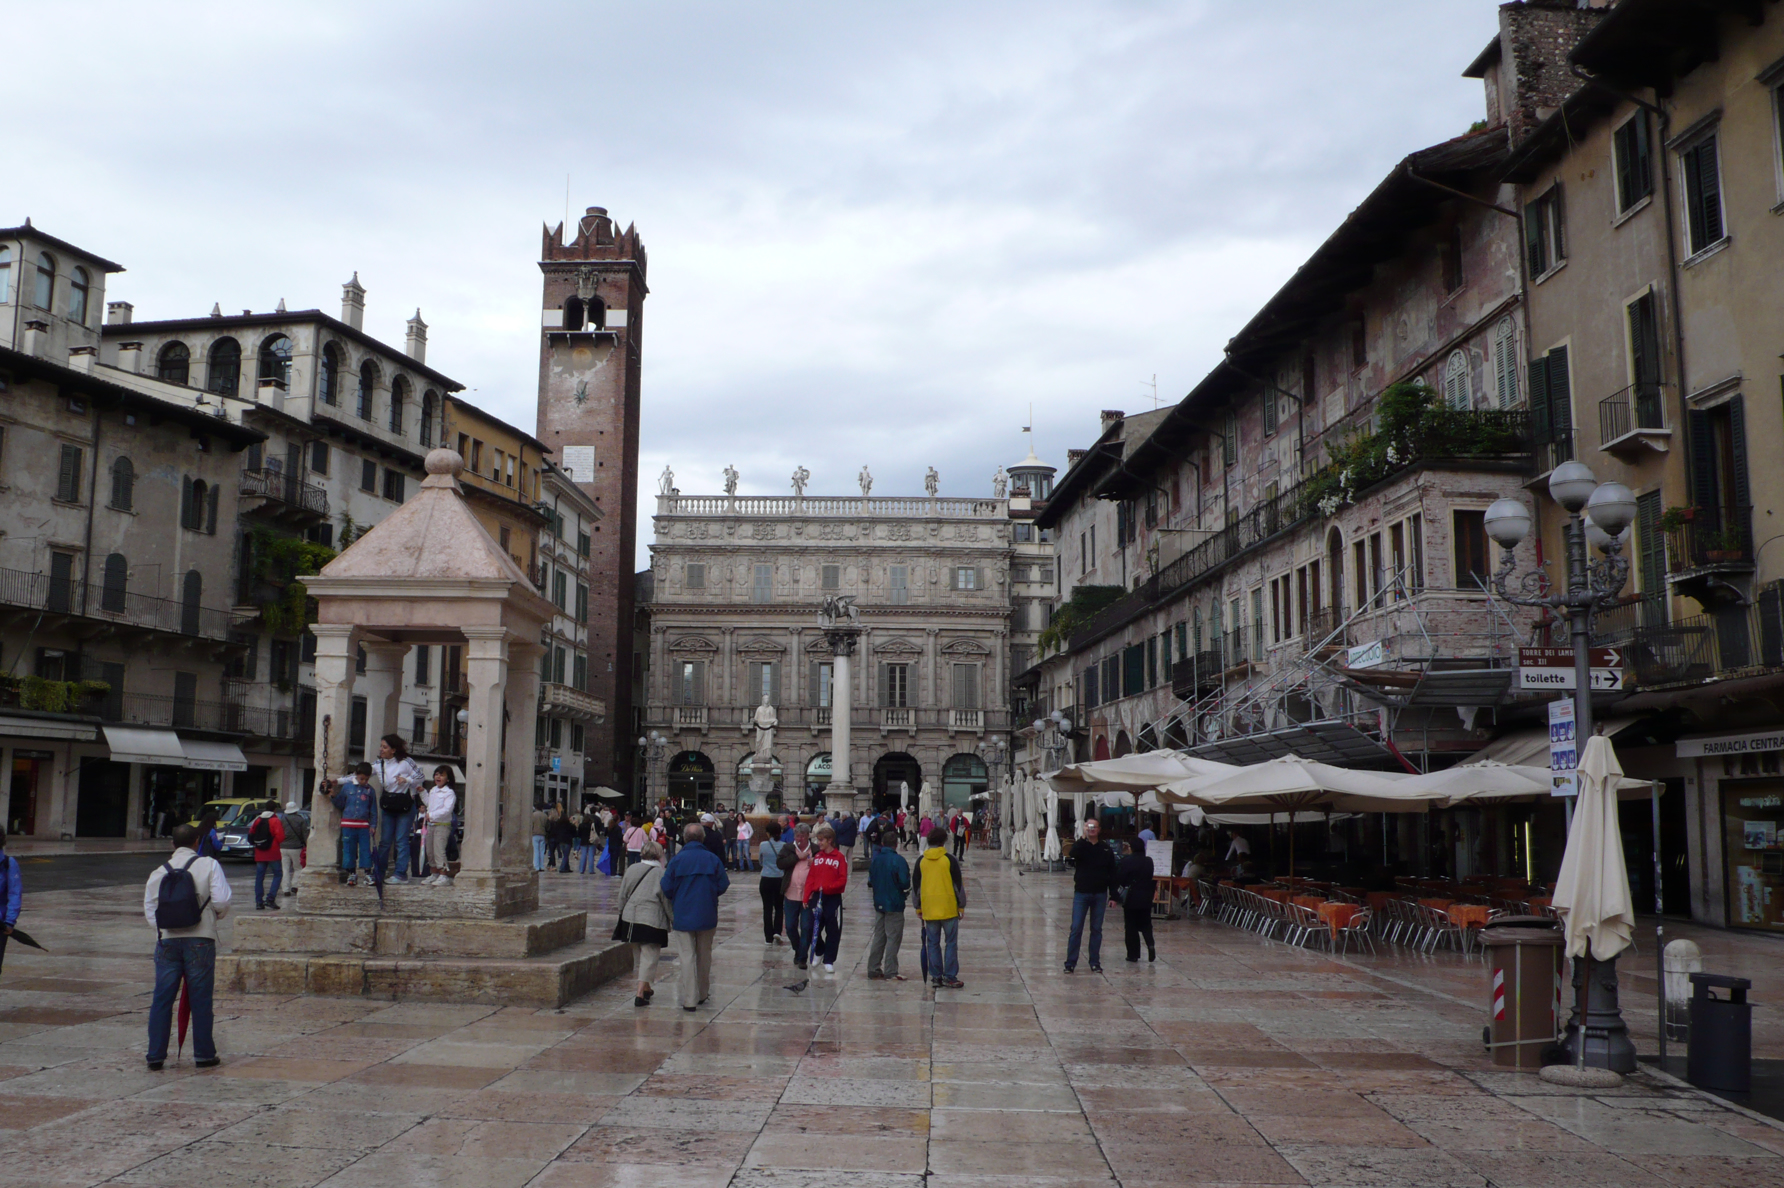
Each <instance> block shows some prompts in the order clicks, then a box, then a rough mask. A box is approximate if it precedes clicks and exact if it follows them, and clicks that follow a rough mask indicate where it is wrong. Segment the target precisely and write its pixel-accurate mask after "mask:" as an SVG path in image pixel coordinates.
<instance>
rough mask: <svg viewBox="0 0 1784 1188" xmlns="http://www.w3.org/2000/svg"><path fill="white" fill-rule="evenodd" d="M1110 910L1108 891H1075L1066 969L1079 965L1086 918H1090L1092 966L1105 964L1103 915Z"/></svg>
mask: <svg viewBox="0 0 1784 1188" xmlns="http://www.w3.org/2000/svg"><path fill="white" fill-rule="evenodd" d="M1108 908H1109V893H1108V892H1107V891H1074V892H1073V893H1072V935H1071V938H1070V939H1069V940H1067V941H1066V945H1065V967H1066V968H1067V969H1074V968H1076V967H1077V964H1078V944H1079V942H1080V941H1082V940H1083V939H1084V917H1085V915H1086V913H1088V914H1089V916H1090V964H1091V965H1093V966H1100V965H1102V963H1103V913H1104V912H1105V911H1107V910H1108Z"/></svg>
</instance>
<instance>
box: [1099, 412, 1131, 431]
mask: <svg viewBox="0 0 1784 1188" xmlns="http://www.w3.org/2000/svg"><path fill="white" fill-rule="evenodd" d="M1125 416H1127V414H1126V413H1124V412H1122V411H1121V410H1120V409H1118V408H1105V409H1104V410H1103V432H1104V433H1107V432H1108V431H1109V429H1110V428H1111V427H1112V426H1113V425H1114V424H1115V423H1116V422H1117V421H1119V420H1121V418H1123V417H1125Z"/></svg>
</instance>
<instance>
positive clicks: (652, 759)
mask: <svg viewBox="0 0 1784 1188" xmlns="http://www.w3.org/2000/svg"><path fill="white" fill-rule="evenodd" d="M668 752H669V737H668V736H667V735H665V734H662V733H661V732H659V731H656V730H653V731H651V732H650V733H649V734H644V735H639V736H638V758H639V760H640V761H641V763H642V766H643V767H644V799H645V801H646V803H645V804H642V805H640V806H639V807H640V808H649V807H650V805H649V803H648V802H649V800H650V771H651V768H653V767H656V766H657V765H658V764H660V763H662V762H663V756H664V755H666V754H668Z"/></svg>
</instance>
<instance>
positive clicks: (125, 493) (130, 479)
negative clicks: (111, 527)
mask: <svg viewBox="0 0 1784 1188" xmlns="http://www.w3.org/2000/svg"><path fill="white" fill-rule="evenodd" d="M135 504H136V467H134V466H132V465H131V464H130V459H128V458H126V457H124V456H123V455H121V454H120V455H119V456H118V457H117V458H115V459H114V460H113V461H112V496H111V505H112V506H113V507H115V508H117V509H118V510H119V511H129V510H130V509H131V508H132V507H134V506H135Z"/></svg>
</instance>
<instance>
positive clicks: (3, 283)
mask: <svg viewBox="0 0 1784 1188" xmlns="http://www.w3.org/2000/svg"><path fill="white" fill-rule="evenodd" d="M11 300H12V249H11V248H9V247H7V246H6V245H5V244H3V243H0V305H5V304H6V303H7V302H8V301H11Z"/></svg>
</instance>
